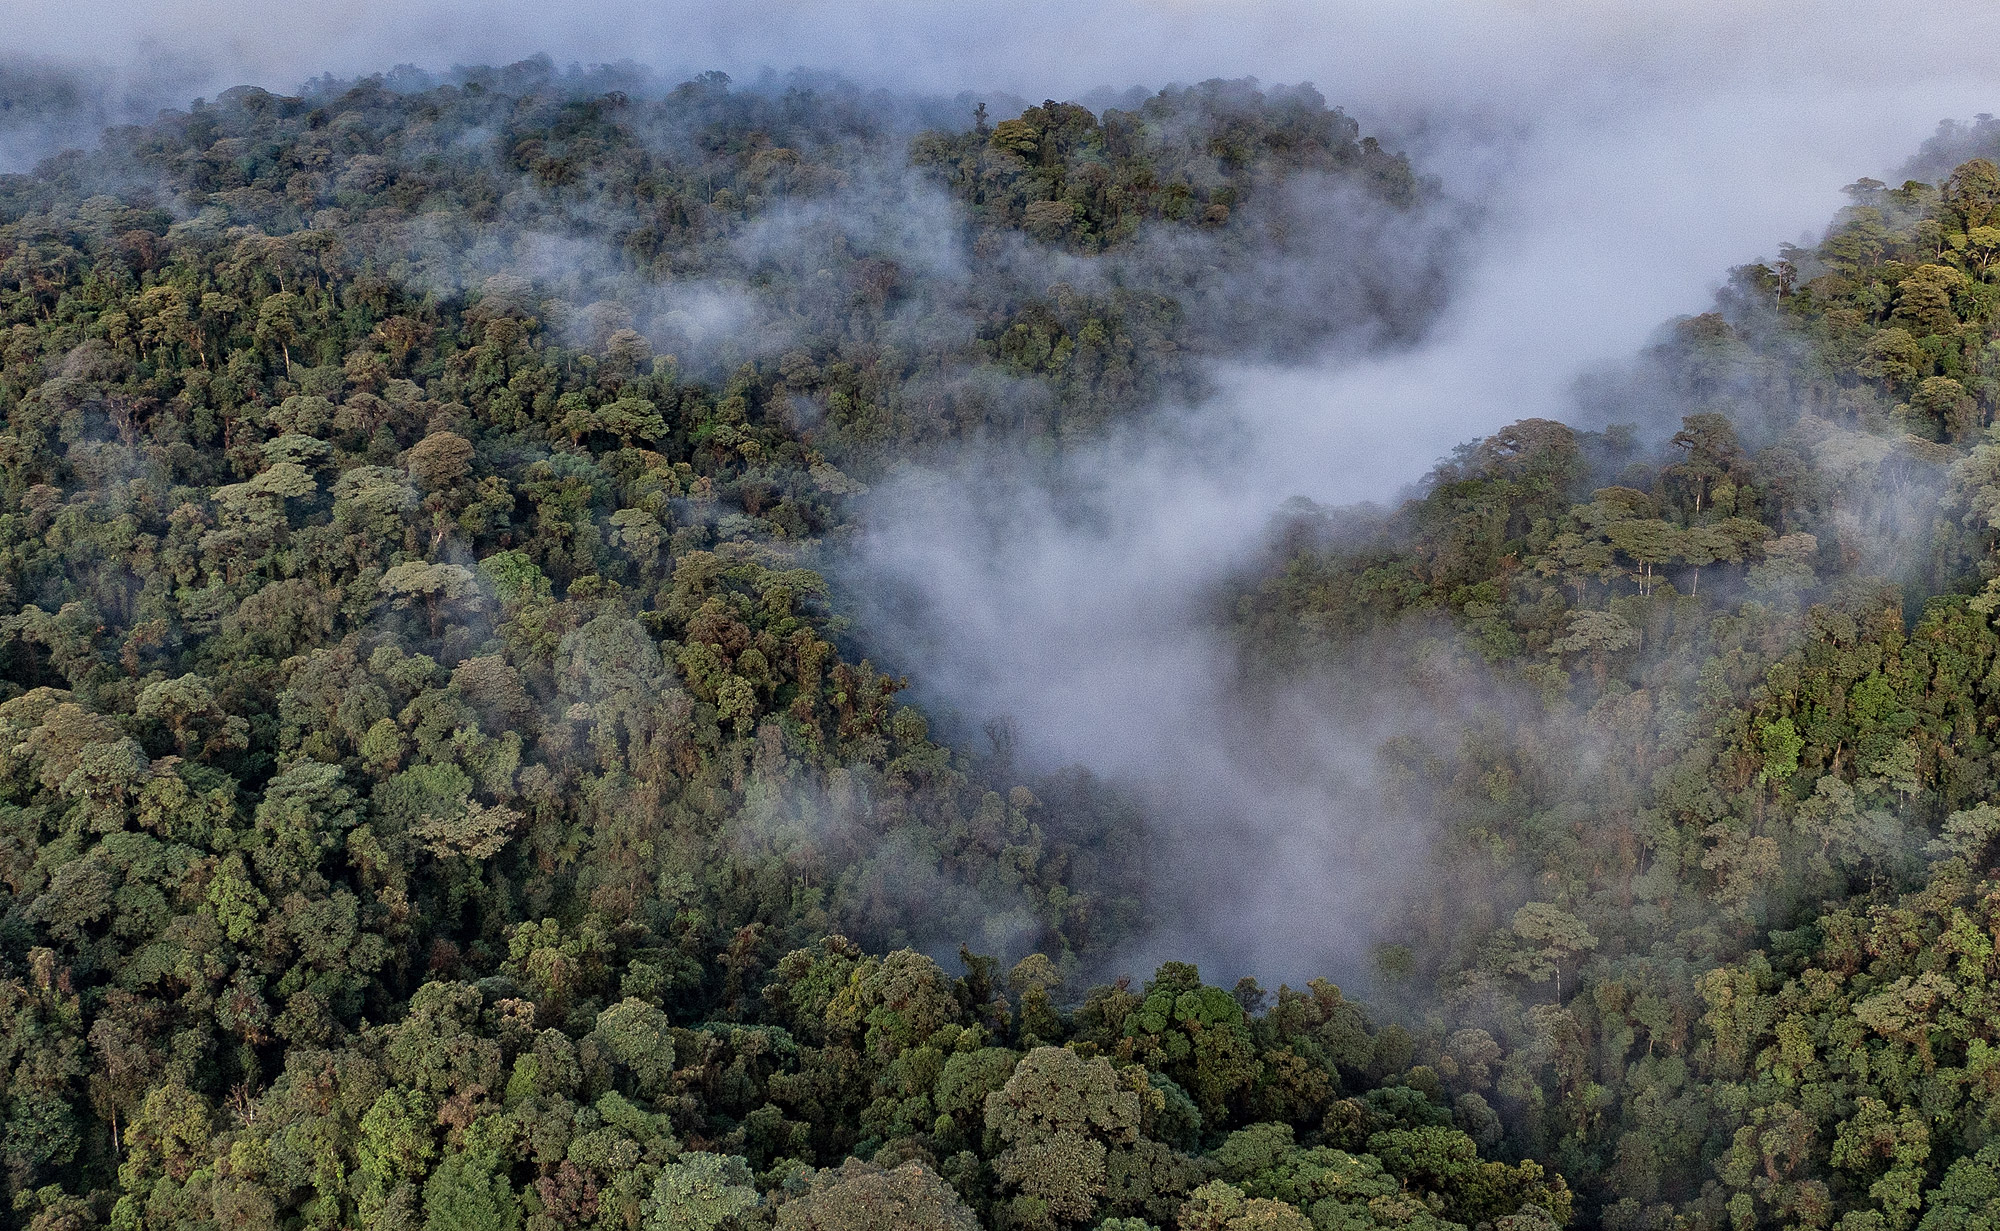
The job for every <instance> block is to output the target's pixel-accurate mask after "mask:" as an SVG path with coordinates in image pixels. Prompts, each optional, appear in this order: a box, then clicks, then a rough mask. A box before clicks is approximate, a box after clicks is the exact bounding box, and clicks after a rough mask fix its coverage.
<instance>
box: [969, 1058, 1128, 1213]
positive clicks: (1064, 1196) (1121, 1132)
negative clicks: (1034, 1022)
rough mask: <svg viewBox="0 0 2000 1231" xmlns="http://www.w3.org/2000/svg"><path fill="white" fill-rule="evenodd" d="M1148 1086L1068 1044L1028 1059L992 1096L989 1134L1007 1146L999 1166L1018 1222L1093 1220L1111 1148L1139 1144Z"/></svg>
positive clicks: (988, 1104)
mask: <svg viewBox="0 0 2000 1231" xmlns="http://www.w3.org/2000/svg"><path fill="white" fill-rule="evenodd" d="M1141 1089H1142V1087H1140V1086H1138V1085H1135V1084H1134V1082H1133V1080H1132V1078H1131V1077H1130V1076H1129V1075H1127V1074H1121V1073H1120V1072H1119V1071H1118V1070H1116V1069H1113V1068H1112V1067H1111V1064H1110V1062H1109V1061H1107V1060H1105V1059H1104V1058H1102V1057H1098V1058H1097V1059H1094V1060H1085V1059H1083V1058H1082V1057H1081V1056H1078V1055H1077V1054H1076V1053H1075V1052H1072V1051H1069V1050H1067V1049H1065V1048H1060V1047H1037V1048H1035V1049H1034V1050H1033V1051H1031V1052H1029V1053H1028V1054H1027V1055H1026V1056H1024V1057H1022V1059H1021V1062H1020V1064H1019V1065H1018V1066H1016V1068H1015V1070H1014V1073H1013V1075H1012V1076H1011V1077H1009V1078H1008V1079H1007V1084H1006V1085H1005V1086H1003V1087H1001V1088H1000V1089H999V1090H996V1091H994V1092H993V1093H992V1094H989V1095H987V1096H986V1131H987V1132H988V1133H990V1134H992V1135H993V1136H995V1137H996V1138H998V1140H999V1141H1000V1142H1001V1143H1003V1144H1004V1145H1005V1147H1006V1148H1005V1149H1004V1150H1002V1151H1001V1153H1000V1154H999V1156H998V1157H997V1158H996V1159H995V1160H994V1169H995V1171H996V1172H997V1173H998V1174H999V1176H1000V1179H1001V1182H1002V1184H1003V1185H1004V1186H1005V1187H1007V1188H1008V1189H1011V1190H1012V1191H1013V1192H1014V1193H1015V1194H1016V1195H1015V1197H1014V1198H1013V1201H1012V1204H1011V1206H1010V1209H1011V1210H1012V1217H1014V1218H1015V1219H1017V1220H1019V1221H1020V1222H1021V1223H1022V1224H1024V1225H1029V1226H1059V1225H1064V1224H1069V1223H1078V1222H1083V1221H1086V1220H1088V1219H1089V1218H1090V1217H1091V1215H1092V1214H1093V1213H1094V1212H1095V1211H1096V1209H1097V1202H1098V1198H1099V1197H1101V1196H1102V1195H1103V1193H1104V1186H1105V1159H1106V1156H1107V1153H1108V1149H1109V1147H1110V1146H1113V1145H1123V1144H1129V1143H1131V1142H1133V1141H1136V1140H1137V1139H1138V1135H1139V1107H1140V1098H1141Z"/></svg>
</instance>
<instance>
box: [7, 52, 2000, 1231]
mask: <svg viewBox="0 0 2000 1231" xmlns="http://www.w3.org/2000/svg"><path fill="white" fill-rule="evenodd" d="M1116 84H1117V83H1114V85H1116ZM1338 86H1339V83H1338V82H1337V81H1333V80H1330V79H1329V80H1322V81H1320V82H1319V84H1318V86H1315V85H1311V84H1304V83H1299V84H1278V83H1274V82H1272V81H1260V80H1257V79H1252V78H1247V77H1214V78H1210V79H1193V80H1191V82H1190V83H1187V84H1177V85H1170V86H1167V87H1165V88H1160V89H1152V88H1130V89H1124V88H1122V87H1120V88H1119V89H1099V90H1097V91H1096V92H1094V93H1091V92H1081V93H1077V94H1076V95H1075V96H1074V98H1073V100H1067V101H1065V100H1057V99H1048V100H1045V101H1041V102H1031V101H1029V100H1027V99H1024V98H1020V97H1016V96H1014V95H1011V94H1007V93H1004V92H992V93H979V92H978V91H976V90H972V89H970V87H968V88H967V89H966V90H965V91H964V92H950V91H945V92H940V91H935V90H930V91H928V92H926V89H920V88H917V87H915V86H912V87H910V88H907V89H890V88H886V87H882V86H877V85H873V84H866V85H864V84H859V83H858V79H853V78H848V77H844V76H839V75H835V74H833V73H830V72H829V73H821V72H818V71H807V70H799V71H797V72H793V73H790V74H766V75H763V76H761V77H756V78H754V79H752V78H746V79H744V80H732V79H731V77H730V76H729V75H728V74H725V73H723V72H720V71H709V72H704V73H700V74H698V75H692V76H688V77H686V78H685V79H680V78H668V77H663V76H660V75H657V74H655V73H651V72H647V71H643V70H640V69H637V68H633V67H631V66H630V65H625V66H615V67H601V68H583V67H562V66H560V65H559V64H558V63H557V62H556V61H555V60H552V59H550V58H548V57H546V56H541V57H535V58H531V59H527V60H522V61H519V62H514V63H511V64H505V65H504V66H493V67H459V68H455V69H451V70H449V71H444V70H439V71H421V70H417V69H412V68H408V67H405V68H398V69H395V70H393V71H384V72H380V73H369V74H363V75H358V76H355V75H351V76H333V75H322V76H318V77H313V78H310V79H307V80H304V82H303V84H295V85H293V86H291V87H288V88H286V89H285V90H282V91H280V90H278V89H275V88H263V87H259V86H253V85H232V86H230V87H229V88H226V89H223V90H221V91H220V92H213V93H212V94H211V96H209V97H205V98H203V99H198V100H192V101H186V100H180V101H176V102H174V103H173V105H171V106H167V107H166V109H164V110H161V109H159V107H158V106H154V105H153V103H155V102H157V101H158V100H157V99H151V98H150V96H149V98H148V104H147V106H146V107H144V108H140V110H142V111H145V112H146V113H147V114H145V115H143V116H140V115H135V114H128V109H127V108H126V106H125V104H124V103H123V102H120V101H119V99H118V98H117V97H113V96H112V95H111V94H108V93H106V91H107V90H108V89H109V88H110V87H108V86H107V85H106V84H105V83H104V82H103V81H101V80H95V79H92V78H91V77H89V76H88V75H76V74H73V73H71V72H70V71H69V70H67V69H64V68H62V67H60V66H57V65H55V64H53V63H44V62H40V61H33V60H20V61H18V62H17V61H4V62H0V103H4V104H5V106H4V108H0V154H4V155H5V156H6V157H7V158H9V159H11V162H10V163H9V164H8V165H11V166H13V167H15V170H14V171H13V172H11V173H8V174H0V1228H22V1229H26V1231H86V1229H88V1228H118V1229H120V1231H169V1229H173V1231H181V1229H187V1231H195V1229H202V1231H222V1229H224V1228H232V1229H233V1228H285V1229H288V1231H290V1229H298V1231H305V1229H308V1228H314V1229H316V1228H349V1227H355V1228H384V1229H409V1231H460V1229H465V1231H559V1229H565V1228H590V1229H594V1231H756V1229H759V1228H770V1229H775V1231H869V1229H872V1228H888V1227H894V1228H911V1229H915V1231H979V1229H982V1228H984V1229H990V1231H1087V1229H1096V1231H1369V1229H1374V1228H1381V1229H1407V1231H1561V1229H1564V1228H1578V1229H1586V1228H1604V1229H1606V1231H1751V1229H1752V1228H1797V1229H1801V1231H1980V1229H1990V1228H1996V1227H2000V954H1996V941H2000V627H1997V626H1996V623H1995V621H1996V619H2000V424H1996V410H2000V121H1995V120H1994V119H1993V118H1992V117H1991V116H1988V115H1978V116H1977V117H1976V118H1974V117H1971V116H1961V117H1959V118H1956V119H1946V120H1944V122H1943V123H1941V124H1939V125H1938V126H1937V127H1936V129H1935V132H1934V133H1933V135H1932V136H1930V138H1929V139H1928V140H1921V141H1918V142H1912V143H1911V144H1910V145H1909V146H1908V147H1907V148H1904V149H1902V150H1900V152H1898V153H1897V154H1896V155H1895V157H1894V160H1893V162H1892V163H1891V164H1890V165H1888V166H1886V167H1885V166H1880V165H1874V163H1873V162H1871V161H1870V158H1871V157H1872V155H1870V154H1866V153H1864V154H1858V155H1857V156H1856V158H1855V161H1854V165H1852V166H1850V167H1849V168H1847V173H1846V179H1845V180H1843V181H1841V182H1845V183H1846V184H1847V187H1846V188H1845V189H1844V190H1842V193H1843V194H1844V195H1841V196H1840V197H1839V198H1838V203H1836V204H1833V205H1831V207H1830V208H1829V210H1828V211H1827V212H1826V213H1825V215H1824V216H1822V217H1819V218H1817V219H1816V220H1815V221H1814V222H1813V223H1812V229H1811V231H1810V233H1806V234H1793V235H1791V236H1790V237H1789V238H1787V236H1786V235H1785V234H1783V233H1772V234H1769V235H1766V236H1763V237H1762V238H1761V239H1760V240H1759V241H1758V242H1759V243H1760V244H1762V245H1763V247H1762V249H1761V252H1762V255H1761V256H1759V257H1756V258H1755V259H1750V257H1751V255H1752V254H1748V253H1746V254H1744V256H1745V260H1744V261H1743V263H1739V264H1736V265H1734V266H1733V267H1731V266H1727V265H1721V266H1718V267H1717V268H1715V269H1713V270H1709V271H1706V273H1705V274H1704V275H1703V276H1706V277H1708V278H1709V279H1710V280H1709V281H1708V283H1707V284H1706V285H1707V287H1708V292H1711V293H1705V294H1704V298H1703V302H1702V303H1700V304H1698V305H1695V306H1694V309H1693V310H1691V311H1687V312H1682V313H1662V314H1660V316H1659V318H1658V319H1656V320H1655V321H1654V322H1653V323H1652V326H1651V332H1650V334H1649V335H1648V338H1647V340H1645V341H1644V342H1643V343H1642V344H1640V345H1638V346H1634V347H1630V348H1628V349H1627V350H1626V351H1625V352H1623V353H1619V354H1615V355H1611V356H1609V357H1598V356H1590V357H1588V358H1589V362H1587V363H1585V364H1583V365H1582V372H1581V375H1580V376H1578V377H1577V378H1576V379H1574V380H1571V381H1568V382H1566V383H1565V384H1564V385H1563V387H1562V389H1561V391H1560V396H1559V397H1557V398H1555V399H1553V401H1550V400H1548V399H1543V400H1536V399H1530V398H1525V397H1523V398H1519V399H1516V401H1517V403H1518V409H1517V413H1512V414H1509V415H1507V416H1506V417H1504V418H1501V419H1498V420H1497V421H1495V422H1491V423H1488V422H1485V421H1483V420H1482V419H1481V418H1480V416H1479V415H1476V414H1473V413H1471V412H1469V411H1468V412H1466V413H1464V414H1463V415H1461V416H1457V417H1454V416H1453V415H1452V414H1446V415H1444V416H1442V418H1438V417H1436V416H1432V417H1430V418H1427V417H1426V414H1427V413H1428V412H1423V411H1420V410H1419V409H1416V408H1414V404H1411V403H1406V402H1404V401H1399V397H1401V396H1403V395H1402V394H1400V393H1399V389H1406V387H1407V382H1404V383H1400V384H1399V381H1402V380H1403V378H1402V377H1401V376H1399V375H1398V374H1399V373H1407V372H1410V371H1430V370H1435V369H1437V367H1438V366H1439V365H1440V364H1443V363H1444V362H1446V360H1445V358H1442V357H1441V356H1446V355H1447V354H1448V353H1452V352H1450V348H1451V346H1452V345H1453V342H1452V340H1453V339H1454V338H1458V337H1461V336H1462V335H1463V330H1464V328H1465V326H1464V321H1463V312H1462V311H1461V306H1462V305H1464V304H1466V303H1468V302H1473V303H1478V304H1484V305H1486V307H1484V308H1482V309H1481V311H1482V312H1486V313H1488V314H1489V315H1491V314H1492V313H1493V312H1494V311H1496V310H1497V311H1500V313H1501V315H1502V316H1503V317H1507V318H1517V319H1526V318H1533V317H1535V316H1536V315H1537V314H1541V313H1555V312H1558V311H1559V307H1558V306H1556V305H1554V304H1553V303H1552V302H1551V300H1550V298H1548V297H1545V296H1544V295H1543V294H1542V292H1543V291H1544V290H1546V289H1547V288H1549V287H1551V286H1555V285H1558V284H1557V283H1553V282H1547V281H1538V280H1536V279H1533V278H1526V277H1524V278H1523V279H1522V280H1521V282H1520V283H1519V284H1518V286H1517V287H1516V288H1514V289H1510V290H1508V291H1507V292H1506V293H1505V295H1504V296H1502V297H1501V299H1496V298H1495V297H1494V296H1495V292H1494V289H1493V288H1492V287H1491V286H1490V285H1486V284H1484V283H1482V282H1481V280H1480V277H1479V271H1480V270H1481V269H1482V268H1485V266H1483V265H1482V264H1481V262H1482V260H1483V259H1484V257H1485V254H1484V253H1483V251H1482V245H1485V244H1487V243H1488V240H1487V239H1486V238H1485V237H1487V236H1489V235H1491V234H1492V231H1491V229H1490V224H1491V221H1492V219H1493V218H1494V217H1496V216H1497V215H1498V214H1499V213H1500V212H1501V211H1502V207H1503V204H1504V203H1503V202H1501V201H1500V199H1499V197H1498V195H1497V194H1496V193H1495V191H1493V187H1492V186H1493V182H1494V181H1493V178H1492V176H1491V174H1490V169H1486V168H1482V166H1481V165H1480V164H1479V162H1478V161H1477V160H1476V159H1471V158H1467V157H1463V156H1461V154H1462V151H1460V152H1459V153H1454V152H1453V150H1452V149H1450V148H1447V145H1448V143H1445V142H1442V141H1440V140H1439V139H1438V137H1437V134H1436V132H1435V131H1432V130H1428V129H1425V128H1424V127H1422V126H1420V125H1411V124H1394V123H1382V124H1378V123H1377V122H1376V116H1375V113H1373V112H1370V111H1368V110H1366V109H1364V108H1356V109H1355V110H1354V111H1353V112H1352V113H1350V111H1349V110H1344V109H1343V106H1342V104H1343V100H1342V99H1341V98H1340V97H1337V96H1336V95H1337V92H1338ZM161 88H163V89H167V88H177V87H172V86H171V84H170V85H169V86H164V87H161ZM136 96H137V95H134V97H136ZM121 97H122V96H121ZM1938 118H1939V117H1938V116H1936V115H1933V116H1931V121H1932V122H1935V121H1936V120H1937V119H1938ZM1800 191H1801V192H1803V191H1804V189H1803V188H1801V190H1800ZM1813 199H1817V198H1813ZM1577 208H1578V209H1579V211H1580V212H1581V211H1583V210H1585V209H1587V208H1588V207H1587V206H1578V207H1577ZM1691 208H1692V207H1691ZM1629 276H1630V277H1631V279H1632V280H1633V282H1634V283H1637V282H1639V281H1640V280H1641V279H1642V271H1641V270H1640V269H1639V268H1638V267H1637V266H1636V265H1635V266H1634V268H1633V270H1632V271H1631V272H1630V275H1629ZM1571 289H1572V290H1573V291H1574V293H1575V294H1576V295H1578V296H1581V295H1582V294H1583V293H1584V292H1583V291H1582V290H1581V289H1579V288H1577V287H1575V286H1572V287H1571ZM1625 290H1626V288H1624V287H1621V286H1619V285H1616V284H1615V283H1614V284H1612V285H1608V286H1601V287H1599V288H1597V289H1596V290H1595V291H1594V292H1592V293H1593V294H1596V295H1599V296H1602V297H1603V301H1604V302H1608V301H1610V300H1613V299H1616V298H1618V297H1619V296H1620V295H1622V294H1623V293H1624V292H1625ZM1643 292H1644V288H1642V287H1640V288H1634V289H1633V290H1632V293H1633V294H1634V295H1641V294H1643ZM1553 294H1555V292H1551V295H1553ZM1503 300H1504V303H1505V307H1504V309H1496V307H1495V305H1496V304H1498V303H1500V302H1502V301H1503ZM1555 332H1556V333H1557V334H1558V335H1559V334H1560V331H1559V330H1557V331H1555ZM1299 373H1306V374H1315V373H1316V374H1320V375H1321V376H1324V375H1326V374H1328V373H1332V374H1334V375H1333V376H1329V377H1327V379H1329V380H1331V381H1332V382H1333V384H1332V387H1335V388H1337V389H1341V390H1345V392H1344V393H1343V394H1341V397H1343V398H1344V399H1345V402H1344V403H1343V409H1342V410H1341V412H1340V413H1343V414H1347V413H1350V412H1351V414H1352V415H1353V416H1356V417H1357V418H1356V419H1355V420H1354V421H1355V422H1361V423H1365V424H1366V425H1367V426H1366V428H1365V431H1364V432H1363V433H1362V434H1361V435H1360V436H1355V435H1354V434H1352V433H1350V434H1349V435H1347V436H1341V435H1338V434H1331V435H1330V434H1329V433H1328V432H1327V431H1325V430H1323V427H1324V422H1325V421H1326V420H1327V418H1328V417H1329V416H1330V415H1332V414H1333V412H1332V411H1328V410H1326V408H1325V406H1324V405H1323V402H1324V401H1325V398H1324V397H1321V398H1320V399H1319V400H1317V401H1316V400H1315V398H1314V397H1311V396H1306V395H1305V394H1302V393H1301V392H1300V388H1299V386H1297V385H1296V384H1294V383H1288V381H1290V380H1291V379H1292V377H1293V376H1295V375H1296V374H1299ZM1356 373H1359V374H1360V375H1354V374H1356ZM1342 381H1346V382H1347V383H1345V384H1342V383H1341V382H1342ZM1478 382H1489V383H1491V384H1493V385H1494V386H1496V387H1498V386H1501V385H1504V384H1505V379H1504V373H1503V372H1502V371H1501V365H1499V364H1498V363H1491V364H1483V365H1482V366H1479V370H1478V375H1477V377H1476V380H1475V383H1478ZM1510 396H1511V395H1510ZM1501 400H1507V399H1506V397H1502V399H1501ZM1510 420H1511V421H1510ZM1439 433H1442V435H1441V436H1440V435H1439ZM1433 440H1439V441H1442V443H1441V444H1439V445H1438V446H1437V447H1435V448H1433V447H1432V445H1431V442H1432V441H1433ZM1413 454H1414V455H1421V456H1422V457H1423V458H1424V459H1425V460H1424V462H1422V463H1419V464H1417V465H1415V466H1414V467H1413V468H1411V469H1410V470H1409V472H1408V473H1397V471H1398V468H1399V467H1400V466H1401V465H1402V463H1401V462H1400V461H1398V460H1395V459H1399V458H1403V457H1406V456H1410V455H1413ZM1308 474H1312V475H1321V476H1332V477H1331V478H1330V479H1328V480H1326V481H1325V482H1318V481H1314V483H1313V484H1312V485H1310V486H1309V485H1308V484H1307V483H1306V482H1305V481H1303V480H1301V481H1299V482H1298V483H1297V485H1294V480H1295V478H1296V477H1297V476H1301V475H1308ZM1342 491H1345V492H1350V493H1354V495H1352V496H1351V498H1343V499H1336V498H1332V497H1331V496H1329V494H1328V493H1330V492H1342ZM1246 492H1249V493H1254V495H1255V499H1254V500H1253V499H1248V498H1245V497H1244V495H1243V494H1244V493H1246ZM1245 510H1255V512H1254V515H1252V514H1247V513H1245Z"/></svg>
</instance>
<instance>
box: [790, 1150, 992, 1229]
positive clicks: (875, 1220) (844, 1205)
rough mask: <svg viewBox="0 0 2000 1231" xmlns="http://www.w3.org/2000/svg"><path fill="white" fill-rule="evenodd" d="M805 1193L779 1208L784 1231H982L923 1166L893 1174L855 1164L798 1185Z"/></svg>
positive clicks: (905, 1166)
mask: <svg viewBox="0 0 2000 1231" xmlns="http://www.w3.org/2000/svg"><path fill="white" fill-rule="evenodd" d="M794 1183H795V1184H801V1185H802V1187H803V1191H802V1192H800V1193H799V1194H798V1195H796V1196H793V1197H790V1198H789V1199H787V1200H786V1201H785V1202H784V1203H783V1204H782V1205H780V1206H779V1207H778V1223H777V1225H778V1231H874V1228H877V1227H898V1228H904V1227H907V1228H909V1229H910V1231H978V1228H979V1220H978V1219H977V1218H976V1217H974V1216H973V1213H972V1211H971V1210H970V1209H968V1208H966V1205H965V1202H964V1201H962V1200H960V1198H959V1195H958V1194H957V1193H956V1192H954V1191H952V1188H951V1186H950V1185H948V1184H946V1183H945V1182H944V1180H943V1179H942V1178H940V1177H939V1176H938V1174H937V1173H936V1172H934V1171H932V1170H930V1169H929V1168H927V1167H925V1166H923V1165H922V1164H921V1163H904V1164H903V1165H901V1166H900V1167H897V1168H895V1169H894V1170H887V1169H884V1168H882V1167H879V1166H877V1165H875V1164H873V1163H864V1162H861V1161H860V1160H858V1159H849V1160H848V1161H847V1162H846V1163H843V1164H842V1165H841V1166H840V1167H838V1168H829V1169H827V1170H824V1171H816V1172H808V1173H806V1174H805V1175H804V1176H802V1177H800V1179H798V1180H795V1181H794Z"/></svg>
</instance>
